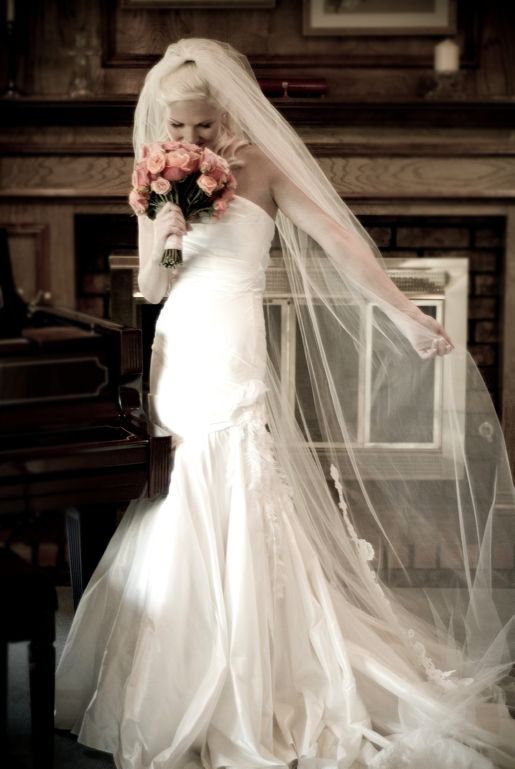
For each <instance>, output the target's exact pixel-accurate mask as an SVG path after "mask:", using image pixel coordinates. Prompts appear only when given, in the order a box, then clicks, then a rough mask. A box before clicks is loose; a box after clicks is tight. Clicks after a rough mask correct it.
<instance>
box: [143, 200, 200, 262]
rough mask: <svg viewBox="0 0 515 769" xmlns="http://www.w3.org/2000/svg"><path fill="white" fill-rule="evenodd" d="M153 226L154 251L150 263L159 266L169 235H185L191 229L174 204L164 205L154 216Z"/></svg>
mask: <svg viewBox="0 0 515 769" xmlns="http://www.w3.org/2000/svg"><path fill="white" fill-rule="evenodd" d="M153 224H154V249H153V254H152V261H154V262H156V263H157V264H161V258H162V256H163V251H164V250H165V244H166V241H167V239H168V238H169V237H170V235H179V236H182V235H185V234H186V232H188V231H189V230H190V229H191V225H189V224H187V223H186V220H185V219H184V215H183V213H182V211H181V209H180V208H179V206H177V205H175V203H171V202H168V203H165V204H164V206H162V207H161V208H160V209H159V211H158V212H157V214H156V218H155V219H154V221H153Z"/></svg>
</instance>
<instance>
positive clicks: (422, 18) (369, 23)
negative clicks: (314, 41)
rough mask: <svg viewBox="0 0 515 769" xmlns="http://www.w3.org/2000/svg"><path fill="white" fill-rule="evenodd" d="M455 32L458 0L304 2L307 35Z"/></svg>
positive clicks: (321, 0)
mask: <svg viewBox="0 0 515 769" xmlns="http://www.w3.org/2000/svg"><path fill="white" fill-rule="evenodd" d="M455 32H456V0H395V2H391V0H304V8H303V34H304V35H324V36H328V35H336V36H340V35H345V36H354V35H357V36H359V35H361V36H363V35H369V36H372V35H377V36H393V35H442V36H448V35H452V34H455Z"/></svg>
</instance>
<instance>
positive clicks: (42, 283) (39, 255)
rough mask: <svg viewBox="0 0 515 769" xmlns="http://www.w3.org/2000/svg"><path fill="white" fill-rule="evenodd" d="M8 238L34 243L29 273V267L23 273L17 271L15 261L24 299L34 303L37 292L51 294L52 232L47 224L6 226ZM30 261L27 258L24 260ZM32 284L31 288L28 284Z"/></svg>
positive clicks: (10, 224) (16, 275)
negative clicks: (50, 245)
mask: <svg viewBox="0 0 515 769" xmlns="http://www.w3.org/2000/svg"><path fill="white" fill-rule="evenodd" d="M3 227H5V229H6V231H7V236H8V238H9V240H10V241H15V240H17V239H19V240H27V239H29V240H30V241H31V243H32V247H31V250H32V258H31V259H30V262H31V266H30V268H29V270H28V272H27V269H26V267H27V265H26V264H24V269H23V270H22V271H21V272H22V273H23V274H22V278H21V279H20V275H19V271H17V270H16V260H13V268H14V273H15V278H16V277H17V278H18V280H17V283H18V287H19V288H22V289H23V299H24V300H25V301H26V302H29V301H32V299H33V298H34V294H35V293H36V291H37V290H41V291H43V292H50V289H51V270H50V247H49V243H50V230H49V226H48V225H47V224H43V223H39V222H31V223H19V224H13V223H9V224H4V225H3ZM24 261H25V262H26V261H28V260H27V258H25V260H24ZM17 272H18V274H17ZM29 283H30V288H28V284H29Z"/></svg>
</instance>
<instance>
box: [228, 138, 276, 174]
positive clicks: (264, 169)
mask: <svg viewBox="0 0 515 769" xmlns="http://www.w3.org/2000/svg"><path fill="white" fill-rule="evenodd" d="M238 157H240V158H241V160H242V161H243V162H244V163H245V167H246V168H247V170H248V172H249V173H250V174H251V175H253V174H254V173H257V174H259V176H260V177H261V179H263V178H264V177H265V178H268V179H269V180H270V181H271V180H272V178H273V176H274V175H275V173H276V172H277V169H276V167H275V166H274V164H273V162H272V161H271V160H270V158H269V157H268V155H266V153H265V152H263V150H262V149H261V147H258V146H257V145H256V144H247V145H245V147H242V148H241V149H240V150H239V151H238Z"/></svg>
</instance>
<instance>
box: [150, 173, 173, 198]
mask: <svg viewBox="0 0 515 769" xmlns="http://www.w3.org/2000/svg"><path fill="white" fill-rule="evenodd" d="M150 189H151V190H153V191H154V192H156V193H157V194H158V195H166V194H167V192H170V190H171V189H172V185H171V184H170V182H169V181H168V180H167V179H163V177H162V176H158V177H157V179H154V181H153V182H150Z"/></svg>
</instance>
